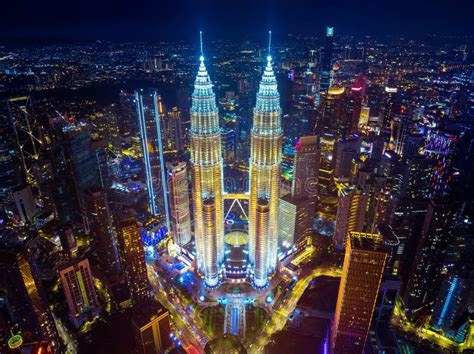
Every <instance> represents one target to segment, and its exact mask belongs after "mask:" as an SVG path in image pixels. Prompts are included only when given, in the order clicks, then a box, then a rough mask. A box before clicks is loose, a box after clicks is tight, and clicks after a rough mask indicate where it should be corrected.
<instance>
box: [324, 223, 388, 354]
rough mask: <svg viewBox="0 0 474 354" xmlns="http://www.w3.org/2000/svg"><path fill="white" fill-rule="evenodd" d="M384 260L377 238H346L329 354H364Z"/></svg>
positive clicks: (364, 235)
mask: <svg viewBox="0 0 474 354" xmlns="http://www.w3.org/2000/svg"><path fill="white" fill-rule="evenodd" d="M386 258H387V254H386V252H385V250H384V245H383V239H382V237H381V236H380V235H378V234H367V233H358V232H352V233H351V234H350V236H349V239H348V241H347V243H346V253H345V256H344V265H343V268H342V277H341V283H340V286H339V294H338V297H337V304H336V312H335V315H334V321H333V327H332V331H331V347H332V352H333V353H354V354H355V353H361V354H362V353H363V352H364V345H365V341H366V338H367V334H368V331H369V327H370V324H371V321H372V315H373V311H374V306H375V302H376V300H377V295H378V293H379V287H380V282H381V280H382V275H383V272H384V267H385V261H386Z"/></svg>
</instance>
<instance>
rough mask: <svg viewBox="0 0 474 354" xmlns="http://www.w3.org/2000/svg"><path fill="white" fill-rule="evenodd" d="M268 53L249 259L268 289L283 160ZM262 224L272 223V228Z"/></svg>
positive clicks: (255, 145) (257, 118)
mask: <svg viewBox="0 0 474 354" xmlns="http://www.w3.org/2000/svg"><path fill="white" fill-rule="evenodd" d="M270 39H271V32H270ZM268 50H269V54H268V57H267V66H266V68H265V71H264V73H263V77H262V80H261V81H260V89H259V91H258V93H257V103H256V106H255V109H254V116H253V128H252V135H251V143H250V145H251V154H250V162H249V165H250V202H249V213H250V215H249V231H250V232H249V256H250V261H251V263H252V264H253V265H254V267H255V279H254V282H255V286H257V287H264V286H266V285H267V283H268V279H267V277H268V274H269V273H272V272H273V271H275V269H276V266H277V246H278V234H277V231H278V198H279V188H280V164H281V158H282V157H281V156H282V129H281V108H280V94H279V93H278V89H277V81H276V78H275V74H274V72H273V68H272V57H271V56H270V44H269V48H268ZM264 201H265V203H268V206H267V207H268V218H262V215H259V214H261V213H259V210H261V209H262V208H263V204H264ZM262 210H263V209H262ZM258 221H260V223H259V222H258ZM262 222H263V223H265V222H268V225H265V224H262ZM257 225H258V227H257ZM257 270H258V272H257Z"/></svg>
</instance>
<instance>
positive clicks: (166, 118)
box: [160, 107, 184, 151]
mask: <svg viewBox="0 0 474 354" xmlns="http://www.w3.org/2000/svg"><path fill="white" fill-rule="evenodd" d="M160 118H161V119H162V121H163V133H164V136H163V142H164V148H165V150H168V151H180V150H183V149H184V132H183V123H182V119H181V111H179V110H178V108H177V107H173V108H172V109H171V110H170V111H168V112H166V114H163V116H160Z"/></svg>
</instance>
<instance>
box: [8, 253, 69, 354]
mask: <svg viewBox="0 0 474 354" xmlns="http://www.w3.org/2000/svg"><path fill="white" fill-rule="evenodd" d="M0 293H2V294H5V296H6V300H7V303H8V308H9V311H10V312H11V315H12V317H13V318H14V319H15V320H16V322H17V323H18V325H19V327H20V328H21V330H22V331H23V332H32V333H33V334H34V335H35V336H37V337H38V339H42V340H46V341H48V342H49V343H50V345H51V347H52V348H53V352H54V353H63V351H62V349H61V346H62V345H61V340H60V338H59V334H58V331H57V329H56V325H55V323H54V319H53V316H52V314H51V310H50V309H49V304H48V301H47V297H46V293H45V291H44V288H43V284H42V283H41V279H40V277H39V274H38V270H37V268H36V263H35V261H34V258H33V257H32V255H31V254H30V253H29V251H28V250H27V249H25V248H21V247H20V248H18V249H1V250H0Z"/></svg>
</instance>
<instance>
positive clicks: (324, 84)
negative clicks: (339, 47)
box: [320, 27, 334, 92]
mask: <svg viewBox="0 0 474 354" xmlns="http://www.w3.org/2000/svg"><path fill="white" fill-rule="evenodd" d="M333 36H334V27H326V37H325V41H324V52H323V60H322V62H321V83H320V91H321V92H326V91H327V90H328V89H329V87H330V86H331V70H332V52H333V45H334V44H333V42H334V39H333Z"/></svg>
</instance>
